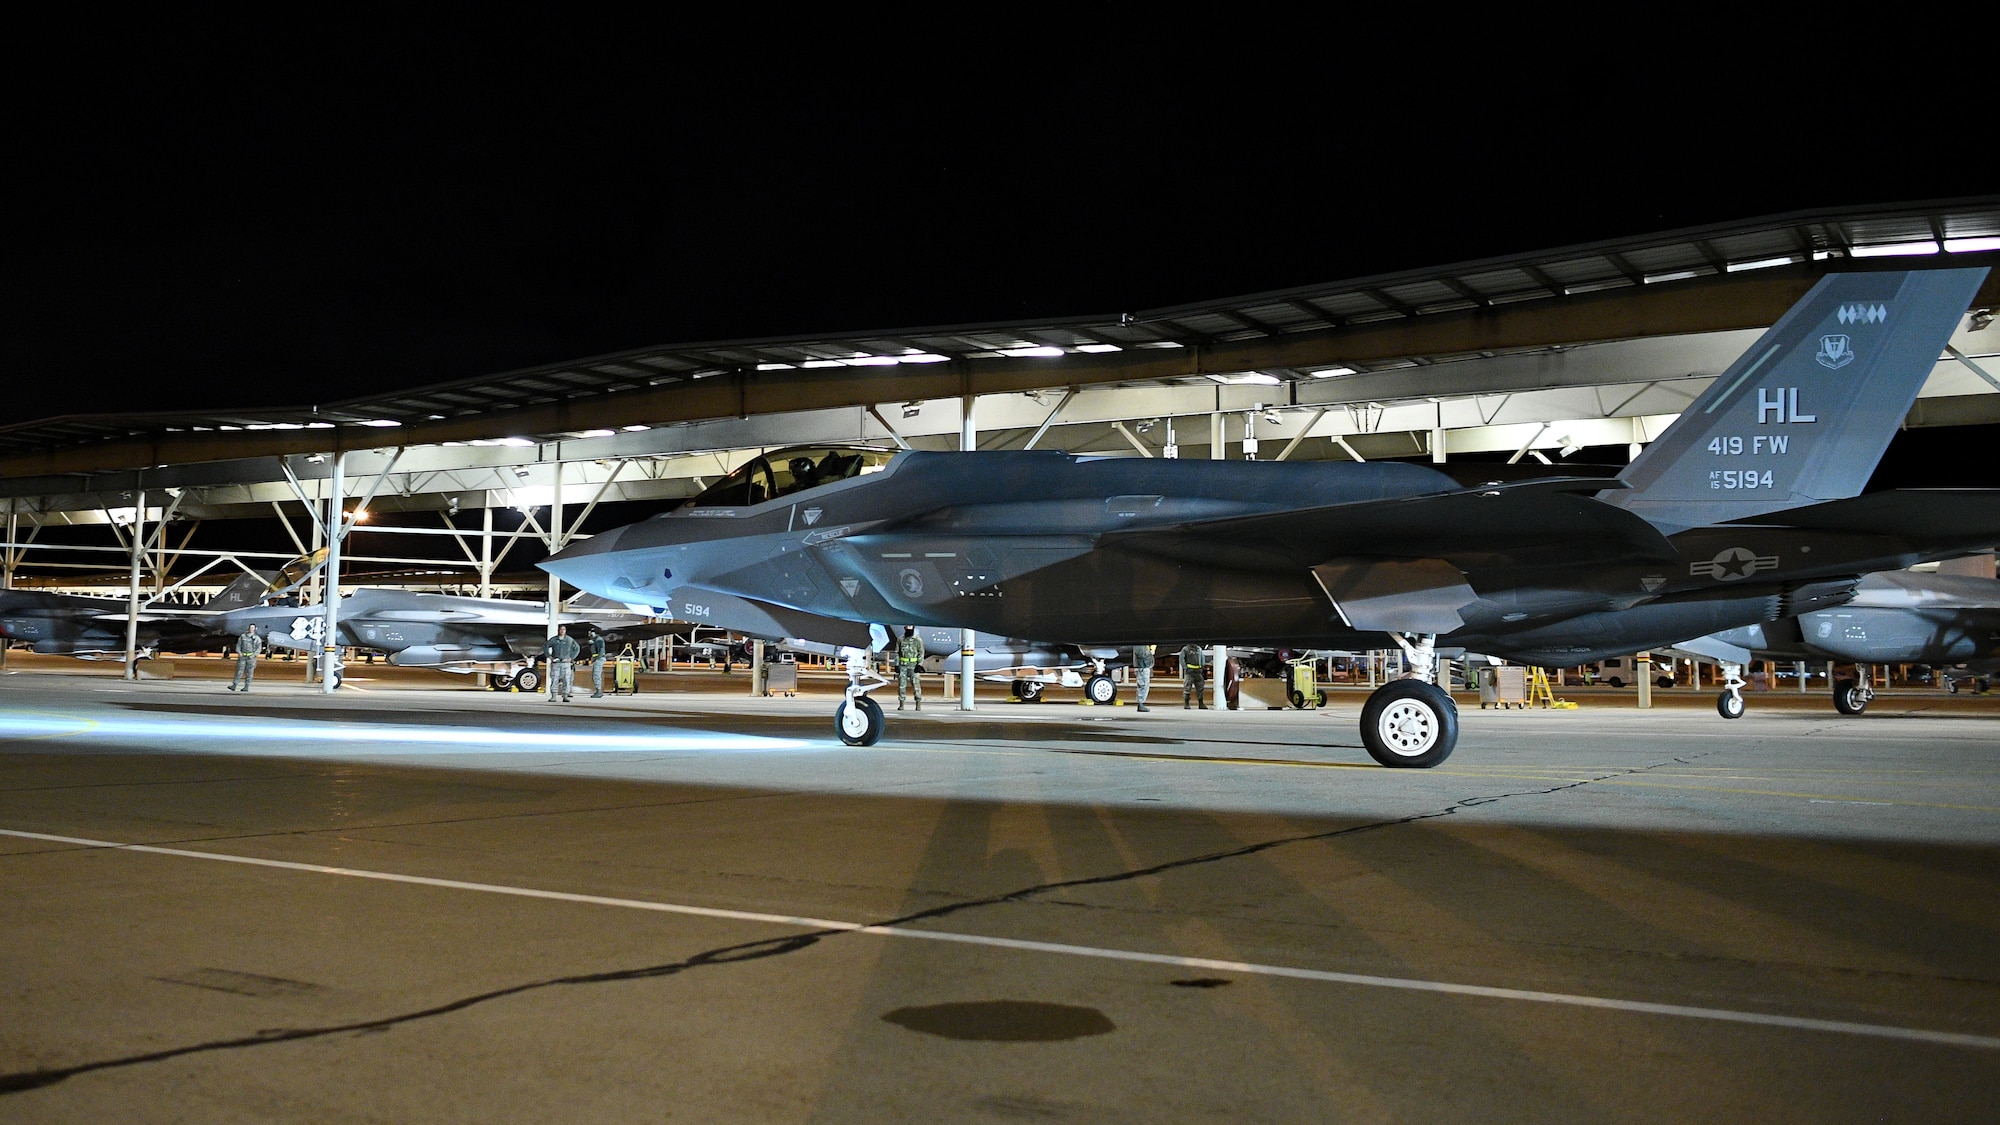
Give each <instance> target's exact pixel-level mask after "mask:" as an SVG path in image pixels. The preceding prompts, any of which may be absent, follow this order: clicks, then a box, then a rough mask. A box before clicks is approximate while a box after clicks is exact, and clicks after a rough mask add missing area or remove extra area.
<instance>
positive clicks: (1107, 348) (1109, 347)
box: [1076, 344, 1125, 352]
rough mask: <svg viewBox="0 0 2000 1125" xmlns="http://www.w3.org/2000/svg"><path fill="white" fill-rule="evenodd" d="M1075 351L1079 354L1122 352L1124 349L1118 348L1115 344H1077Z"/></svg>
mask: <svg viewBox="0 0 2000 1125" xmlns="http://www.w3.org/2000/svg"><path fill="white" fill-rule="evenodd" d="M1076 350H1077V351H1080V352H1122V351H1124V350H1125V349H1124V348H1121V347H1119V346H1118V345H1117V344H1078V345H1077V346H1076Z"/></svg>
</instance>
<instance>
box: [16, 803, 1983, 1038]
mask: <svg viewBox="0 0 2000 1125" xmlns="http://www.w3.org/2000/svg"><path fill="white" fill-rule="evenodd" d="M0 836H12V837H14V838H16V839H21V840H42V841H46V842H49V843H56V844H73V845H76V846H77V847H84V848H104V849H109V850H114V851H125V852H144V853H147V854H149V855H164V856H176V857H179V858H182V859H206V860H213V861H216V862H220V863H239V864H246V865H249V866H252V867H273V868H278V869H281V870H285V871H306V872H311V873H313V874H316V875H344V876H347V877H348V878H353V879H375V880H379V881H381V882H385V883H407V884H411V885H414V886H420V887H442V888H445V889H447V890H459V891H479V892H483V893H486V894H500V895H512V896H515V897H517V898H533V899H545V900H549V901H552V902H575V903H582V904H585V905H589V906H612V907H618V908H620V909H625V910H645V911H651V912H654V913H659V914H684V915H689V916H692V917H697V918H721V919H726V920H729V921H735V922H760V923H766V924H769V925H777V926H794V927H799V928H802V929H811V930H837V931H840V932H843V933H857V934H874V935H876V936H878V937H893V938H906V939H915V940H921V941H944V942H956V943H958V944H961V945H978V946H984V947H986V948H989V949H1013V950H1020V951H1022V952H1029V953H1054V954H1060V955H1063V956H1069V957H1091V958H1097V959H1101V960H1110V961H1133V962H1138V963H1141V964H1148V965H1172V966H1174V967H1175V968H1184V969H1207V970H1210V971H1212V972H1221V973H1243V974H1246V975H1253V976H1266V977H1281V978H1286V979H1290V980H1310V981H1322V982H1326V983H1330V984H1349V985H1358V986H1361V987H1364V988H1394V989H1401V990H1404V991H1409V992H1431V993H1441V994H1444V995H1450V996H1476V997H1479V998H1482V999H1487V1000H1513V1001H1517V1002H1525V1003H1532V1004H1564V1005H1568V1006H1570V1007H1576V1008H1596V1009H1599V1010H1603V1011H1614V1012H1636V1013H1640V1014H1644V1015H1655V1016H1674V1017H1677V1018H1680V1019H1698V1020H1714V1021H1718V1022H1722V1023H1740V1024H1752V1025H1756V1026H1760V1027H1782V1028H1788V1029H1791V1030H1796V1031H1824V1032H1832V1033H1834V1034H1837V1035H1862V1036H1868V1037H1871V1038H1876V1039H1901V1040H1906V1041H1910V1042H1916V1043H1930V1044H1936V1045H1940V1046H1948V1047H1972V1048H1977V1049H1980V1050H1987V1051H2000V1036H1993V1035H1969V1034H1965V1033H1962V1032H1955V1031H1932V1030H1929V1029H1927V1028H1920V1027H1899V1026H1896V1025H1894V1024H1879V1023H1857V1022H1853V1021H1850V1020H1823V1019H1812V1018H1809V1017H1805V1016H1780V1015H1772V1014H1769V1013H1765V1012H1742V1011H1736V1010H1733V1009H1729V1008H1698V1007H1690V1006H1688V1005H1685V1004H1655V1003H1650V1002H1647V1001H1644V1000H1619V999H1615V998H1613V997H1609V996H1583V995H1579V994H1576V993H1569V992H1537V991H1532V990H1528V989H1519V988H1493V987H1489V986H1486V985H1478V984H1456V983H1453V982H1450V981H1435V980H1415V979H1411V978H1408V977H1381V976H1371V975H1368V974H1363V973H1340V972H1333V971H1330V970H1326V969H1299V968H1293V967H1291V966H1287V965H1264V964H1258V963H1256V962H1252V961H1222V960H1217V959H1214V958H1209V957H1181V956H1177V955H1174V954H1168V953H1145V952H1141V951H1138V950H1130V949H1103V948H1100V947H1097V946H1091V945H1067V944H1063V943H1061V942H1049V941H1026V940H1023V939H1020V938H1004V937H990V936H987V935H984V934H963V933H950V932H947V931H943V930H919V929H912V928H910V927H907V926H873V925H868V924H867V923H863V922H846V921H840V920H838V919H832V918H813V917H808V916H805V915H794V914H766V913H760V912H756V911H748V910H723V909H718V908H716V907H709V906H686V905H682V904H679V903H670V902H653V901H649V900H646V899H632V898H612V897H608V896H605V895H586V894H575V893H572V892H569V891H546V890H539V889H537V888H533V887H510V886H506V885H504V884H500V883H470V882H465V881H463V880H459V879H436V878H432V877H430V876H427V875H402V874H397V873H395V872H390V871H368V870H364V869H361V868H354V867H327V866H324V865H321V864H317V863H295V862H292V861H290V860H282V859H260V858H257V857H255V856H241V855H227V854H224V853H221V852H202V851H191V850H188V849H184V848H163V847H158V846H155V845H152V844H121V843H117V842H116V841H112V840H91V839H85V838H83V837H78V836H55V835H50V834H48V833H44V832H22V831H18V830H15V829H8V828H0Z"/></svg>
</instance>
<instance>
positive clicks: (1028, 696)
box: [1021, 680, 1043, 703]
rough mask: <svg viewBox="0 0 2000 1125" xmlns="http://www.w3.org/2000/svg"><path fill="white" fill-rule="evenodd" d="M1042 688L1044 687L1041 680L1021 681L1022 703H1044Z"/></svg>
mask: <svg viewBox="0 0 2000 1125" xmlns="http://www.w3.org/2000/svg"><path fill="white" fill-rule="evenodd" d="M1042 687H1043V685H1042V682H1041V681H1040V680H1023V681H1021V702H1023V703H1040V702H1041V701H1042Z"/></svg>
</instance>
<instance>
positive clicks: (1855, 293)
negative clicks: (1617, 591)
mask: <svg viewBox="0 0 2000 1125" xmlns="http://www.w3.org/2000/svg"><path fill="white" fill-rule="evenodd" d="M1986 273H1987V271H1986V270H1985V268H1983V267H1981V268H1976V269H1948V270H1901V271H1885V272H1882V273H1849V274H1832V275H1829V276H1828V277H1826V278H1824V279H1822V280H1821V281H1820V283H1819V284H1817V285H1815V286H1813V287H1812V289H1811V291H1809V292H1808V293H1806V295H1805V296H1804V297H1802V298H1800V299H1799V302H1798V303H1797V304H1796V305H1793V306H1792V308H1791V310H1790V311H1789V312H1787V313H1786V314H1785V315H1784V316H1783V317H1782V318H1781V319H1780V320H1779V321H1778V323H1776V324H1774V325H1772V326H1771V328H1770V330H1769V331H1767V332H1765V333H1764V335H1762V336H1761V337H1759V338H1758V340H1757V342H1756V344H1754V345H1752V346H1751V348H1750V350H1749V351H1747V352H1744V353H1743V356H1742V358H1740V359H1738V360H1737V361H1736V362H1735V363H1733V364H1731V365H1730V367H1729V370H1727V371H1724V372H1723V373H1722V375H1721V377H1719V378H1717V379H1716V381H1715V382H1714V384H1713V385H1711V386H1710V387H1709V388H1708V390H1707V392H1706V393H1704V394H1703V395H1702V396H1701V397H1700V398H1699V399H1697V400H1695V403H1694V405H1692V406H1690V407H1688V409H1687V410H1686V412H1684V413H1683V414H1682V415H1681V416H1680V418H1679V419H1678V420H1677V421H1676V422H1675V423H1674V424H1673V425H1672V426H1670V427H1669V428H1668V429H1667V432H1666V433H1664V434H1662V435H1661V436H1660V439H1659V440H1658V441H1655V442H1654V443H1653V444H1652V445H1650V446H1648V447H1647V448H1646V450H1645V452H1643V453H1641V454H1640V455H1639V458H1638V460H1636V461H1634V462H1632V463H1631V464H1630V465H1628V466H1626V468H1625V471H1624V472H1622V473H1620V474H1619V479H1620V480H1622V481H1624V482H1625V483H1626V485H1627V486H1628V487H1627V488H1625V489H1622V490H1619V491H1616V492H1608V493H1605V494H1603V495H1601V496H1600V497H1599V498H1600V499H1601V500H1603V501H1604V502H1605V503H1608V504H1613V505H1616V506H1617V507H1621V508H1624V509H1626V510H1628V511H1630V512H1632V513H1633V514H1634V515H1638V516H1641V517H1643V518H1645V519H1646V520H1647V521H1649V522H1651V523H1652V524H1653V525H1654V526H1656V527H1659V528H1660V529H1661V530H1663V531H1665V532H1667V533H1669V534H1672V533H1673V532H1676V531H1680V530H1683V529H1685V528H1689V527H1702V526H1707V525H1710V524H1717V523H1723V522H1725V521H1728V520H1740V519H1745V518H1748V517H1752V516H1757V515H1761V514H1763V513H1765V512H1773V511H1780V510H1783V509H1786V508H1796V507H1799V506H1802V505H1806V504H1812V503H1816V502H1818V501H1822V500H1836V499H1842V498H1845V497H1849V496H1857V495H1859V494H1860V492H1861V489H1862V488H1863V487H1864V486H1865V485H1867V483H1868V478H1869V476H1870V475H1871V474H1873V473H1874V471H1875V464H1876V462H1877V461H1879V460H1881V458H1882V452H1883V451H1884V450H1885V449H1887V448H1888V447H1889V439H1890V438H1891V437H1894V436H1895V433H1896V430H1897V428H1898V427H1900V426H1901V425H1902V423H1903V419H1904V417H1905V416H1906V415H1907V414H1908V413H1909V409H1910V404H1911V403H1913V402H1915V401H1916V397H1917V392H1918V391H1919V390H1921V389H1922V388H1923V385H1924V380H1926V379H1928V378H1929V377H1930V374H1931V371H1932V369H1933V368H1935V367H1936V366H1937V361H1938V357H1939V355H1941V354H1942V353H1943V351H1944V345H1945V344H1946V343H1947V342H1948V341H1949V340H1950V339H1951V334H1952V332H1953V331H1954V330H1955V329H1956V328H1957V327H1958V324H1959V321H1960V318H1962V317H1963V316H1964V315H1965V311H1966V309H1967V307H1968V306H1969V305H1971V303H1972V299H1973V297H1974V295H1975V294H1977V292H1978V290H1979V286H1980V284H1981V283H1982V282H1984V281H1985V279H1986Z"/></svg>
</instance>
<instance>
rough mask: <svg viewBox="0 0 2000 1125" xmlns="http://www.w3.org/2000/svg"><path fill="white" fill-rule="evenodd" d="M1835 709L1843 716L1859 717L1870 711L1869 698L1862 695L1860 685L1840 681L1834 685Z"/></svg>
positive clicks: (1849, 681)
mask: <svg viewBox="0 0 2000 1125" xmlns="http://www.w3.org/2000/svg"><path fill="white" fill-rule="evenodd" d="M1833 709H1834V710H1836V711H1838V712H1840V713H1841V714H1843V715H1859V714H1861V713H1862V712H1863V711H1866V710H1868V697H1867V696H1865V695H1863V694H1861V685H1860V684H1858V683H1856V682H1854V681H1853V680H1840V681H1838V682H1836V683H1835V684H1834V685H1833Z"/></svg>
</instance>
